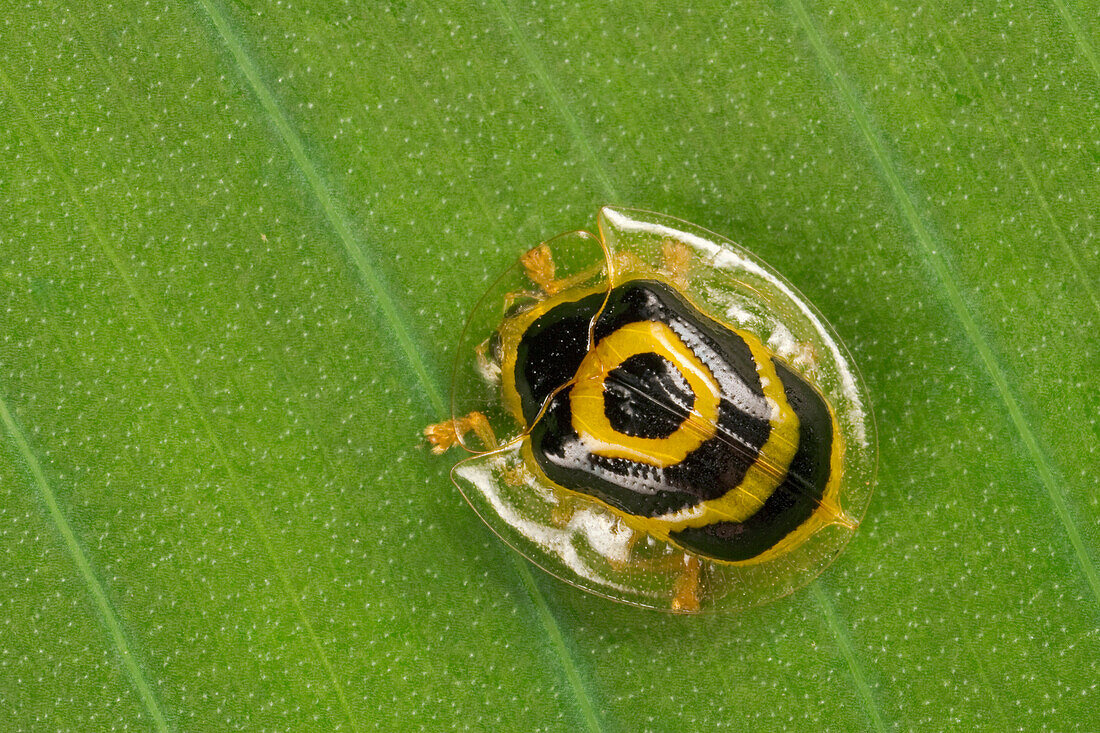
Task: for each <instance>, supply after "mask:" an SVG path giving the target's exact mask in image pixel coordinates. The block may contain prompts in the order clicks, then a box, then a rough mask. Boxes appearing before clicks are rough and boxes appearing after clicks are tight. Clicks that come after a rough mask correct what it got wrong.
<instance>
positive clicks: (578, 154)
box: [0, 0, 1100, 731]
mask: <svg viewBox="0 0 1100 733" xmlns="http://www.w3.org/2000/svg"><path fill="white" fill-rule="evenodd" d="M656 7H657V6H655V5H654V6H646V7H641V6H639V5H638V4H636V3H614V4H607V3H588V2H584V3H512V2H505V1H504V0H486V2H481V3H472V4H461V5H459V4H454V5H451V6H445V5H440V4H427V3H424V4H419V3H412V2H406V3H391V4H377V5H376V4H362V5H351V4H336V3H329V2H319V1H318V0H301V2H294V3H264V2H255V3H252V2H249V3H226V2H222V0H195V1H194V2H187V3H172V4H168V3H151V4H140V3H138V4H128V3H123V4H117V3H116V4H100V3H85V2H76V3H53V2H49V1H47V2H41V3H39V2H35V3H27V4H25V5H21V6H18V7H15V8H13V9H11V10H10V11H9V12H7V13H5V14H4V17H3V20H2V21H0V24H2V25H0V28H2V32H0V121H2V122H3V124H2V125H0V279H2V282H3V290H2V295H3V299H4V300H3V307H2V308H0V425H2V433H3V441H2V448H0V477H2V481H0V492H2V499H0V710H2V713H3V716H4V720H5V723H6V724H8V727H10V728H13V729H17V730H22V729H27V730H29V729H36V730H39V729H48V730H52V729H71V730H106V729H132V730H146V729H151V728H152V729H158V728H159V729H184V730H186V729H213V730H227V729H228V730H232V729H250V730H256V729H259V730H302V729H318V730H334V729H339V730H372V729H375V728H381V729H399V730H400V729H422V728H427V729H445V728H467V729H481V730H483V729H497V730H531V729H540V730H542V729H545V730H575V729H578V728H581V729H583V728H589V729H592V730H639V729H640V730H675V729H690V728H695V729H720V728H729V729H734V730H737V729H754V730H805V729H828V730H845V731H847V730H859V729H870V730H892V729H900V730H910V729H920V730H927V729H955V728H966V729H973V730H1006V729H1017V728H1018V729H1025V730H1042V729H1049V730H1059V731H1064V730H1088V729H1090V728H1092V727H1094V725H1095V721H1096V711H1097V710H1098V709H1100V689H1098V688H1097V686H1096V679H1097V676H1098V673H1100V669H1098V666H1100V662H1098V660H1100V631H1098V628H1100V569H1098V567H1100V500H1098V498H1097V497H1098V496H1100V483H1098V481H1100V479H1098V477H1100V427H1098V423H1097V415H1098V414H1100V388H1098V382H1097V373H1098V366H1100V354H1098V351H1100V337H1098V336H1097V333H1098V328H1100V276H1098V274H1097V273H1100V245H1098V243H1097V242H1098V238H1097V230H1098V222H1097V216H1096V212H1097V211H1098V210H1100V184H1098V181H1100V175H1098V173H1100V148H1098V147H1097V140H1098V139H1100V60H1098V59H1100V41H1098V40H1097V39H1100V16H1098V15H1097V12H1096V9H1095V7H1094V6H1093V5H1092V4H1089V3H1085V2H1073V1H1071V0H1055V1H1054V2H1052V3H1050V4H1037V5H1033V4H1019V3H1017V4H1004V3H996V2H984V1H982V2H978V3H976V4H968V5H962V6H957V7H951V8H946V9H945V6H937V7H931V6H929V5H915V4H909V5H906V4H901V5H898V4H889V3H877V2H872V3H863V2H854V1H853V2H840V1H837V2H808V1H807V0H782V1H781V2H734V3H732V4H731V3H728V2H722V3H718V2H703V3H693V4H692V7H691V8H690V9H688V8H686V7H685V8H681V9H678V10H673V9H661V10H657V9H654V8H656ZM606 203H616V204H620V205H624V206H632V207H637V208H642V209H647V210H652V211H661V212H666V213H669V214H672V215H674V216H677V217H680V218H682V219H685V220H688V221H692V222H695V223H697V224H699V225H701V226H703V227H706V228H707V229H710V230H713V231H716V232H718V233H720V234H722V235H723V236H725V237H728V238H729V239H732V240H734V241H736V242H739V243H740V244H742V245H743V246H745V247H746V248H747V249H749V250H751V251H752V252H754V253H756V254H758V255H759V256H760V257H761V258H762V259H763V260H764V261H766V262H769V263H770V264H772V265H773V266H774V267H775V268H776V269H777V270H779V271H780V272H782V274H783V275H784V276H785V277H786V278H787V279H789V280H790V281H791V282H792V283H793V284H794V285H795V286H796V287H797V288H798V289H799V290H800V291H801V292H802V293H803V294H804V295H805V296H806V297H807V298H808V300H809V301H810V302H812V303H813V304H814V305H815V306H817V308H818V309H819V310H820V311H821V312H822V313H823V314H824V315H825V317H826V318H827V319H828V320H829V321H830V322H831V324H832V325H833V326H834V328H835V329H836V331H837V332H838V334H839V335H840V337H841V338H842V340H843V342H844V343H845V344H846V345H847V346H848V348H849V350H850V351H851V352H852V356H853V358H854V360H855V362H856V364H857V365H858V366H859V368H860V370H861V371H862V373H863V376H864V379H865V381H866V383H867V386H868V389H869V391H870V394H871V397H872V402H873V405H874V408H875V419H876V422H877V425H878V432H879V440H880V462H879V480H878V487H877V489H876V493H875V496H874V499H873V500H872V502H871V504H870V507H869V509H868V512H867V514H866V517H865V520H864V522H863V525H862V526H861V528H860V530H859V532H858V534H857V535H856V536H855V538H854V539H853V540H852V542H851V543H850V545H849V546H848V548H847V550H846V551H845V552H844V554H843V555H842V556H841V557H840V558H839V559H838V560H837V561H836V562H835V563H834V564H833V565H832V566H831V567H830V568H829V569H828V570H827V571H826V572H825V573H824V574H823V575H822V576H821V577H820V578H819V579H818V580H817V581H815V582H814V583H813V584H811V585H810V586H809V587H808V588H805V589H803V590H801V591H799V592H797V593H795V594H793V595H791V596H789V597H787V598H785V599H782V600H779V601H776V602H774V603H772V604H769V605H766V606H762V607H760V608H756V609H752V610H749V611H746V612H744V613H741V614H736V615H714V616H707V617H687V618H681V617H671V616H668V615H662V614H657V613H654V612H650V611H644V610H640V609H632V608H630V607H626V606H621V605H613V604H610V603H608V602H607V601H604V600H602V599H599V598H595V597H589V596H586V595H584V594H581V593H579V592H578V591H576V590H575V589H573V588H571V587H569V586H566V585H565V584H562V583H560V582H558V581H556V580H554V579H553V578H550V577H548V576H545V575H544V574H542V573H541V572H540V571H538V570H537V569H534V568H533V567H531V566H530V565H528V564H527V563H526V561H524V560H523V559H522V558H520V557H519V556H518V555H516V554H515V553H513V552H511V551H510V550H508V548H506V547H505V546H504V545H503V544H502V543H500V542H499V541H498V540H497V539H496V538H495V537H494V536H492V535H491V533H490V532H489V530H488V529H487V528H485V527H484V526H483V525H482V523H481V522H480V520H478V518H477V517H476V515H475V514H474V513H473V512H472V511H471V510H470V508H469V507H468V506H467V505H466V504H465V502H464V501H463V500H462V498H461V496H460V495H459V494H458V492H457V491H456V490H455V489H454V487H453V486H452V485H451V483H450V482H449V481H448V477H447V472H448V469H449V467H450V464H451V462H452V461H451V460H449V459H441V458H436V457H433V456H431V455H429V454H428V452H427V450H426V448H425V446H424V445H423V443H422V440H421V437H420V430H421V429H422V427H423V426H424V425H425V424H427V423H429V422H433V421H436V420H439V419H441V418H442V417H445V416H446V415H447V413H448V412H449V405H448V396H447V387H446V385H447V382H448V376H449V373H450V369H451V364H452V363H453V357H454V354H455V347H456V344H457V343H458V339H459V331H460V329H461V326H462V323H463V322H464V320H465V316H466V314H467V313H469V312H470V311H471V309H473V308H474V307H475V305H476V303H477V299H478V297H479V295H480V294H481V293H482V292H483V291H484V290H485V289H486V288H488V287H489V285H490V283H491V282H492V280H493V278H495V277H496V276H497V275H498V274H499V273H500V272H502V271H503V270H504V269H505V268H507V267H508V266H509V265H511V264H512V263H513V262H514V261H515V258H516V256H517V255H518V254H519V253H520V252H522V251H523V250H525V249H526V248H528V247H529V246H531V245H532V244H534V243H536V242H538V241H540V240H542V239H545V238H546V237H549V236H552V235H554V234H557V233H559V232H563V231H570V230H575V229H586V228H590V227H591V225H592V217H593V213H594V212H595V211H596V210H597V208H598V207H599V206H600V205H602V204H606Z"/></svg>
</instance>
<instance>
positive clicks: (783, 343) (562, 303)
mask: <svg viewBox="0 0 1100 733" xmlns="http://www.w3.org/2000/svg"><path fill="white" fill-rule="evenodd" d="M597 223H598V234H590V233H588V232H570V233H568V234H563V235H560V236H558V237H555V238H554V239H551V240H549V241H547V242H544V243H542V244H540V245H539V246H537V247H535V248H534V249H532V250H530V251H529V252H527V253H526V254H525V255H524V256H523V257H522V258H521V259H520V261H519V262H518V263H517V264H516V265H515V266H513V267H512V268H511V269H510V270H508V271H507V272H505V273H504V274H503V275H502V276H501V277H500V278H499V279H498V280H497V281H496V283H494V284H493V286H492V287H491V288H490V289H489V291H488V292H487V293H486V294H485V296H484V297H483V298H482V299H481V301H480V302H479V304H478V306H477V307H476V308H475V310H474V312H473V314H472V315H471V317H470V320H469V322H468V323H467V325H466V328H465V330H464V332H463V335H462V338H461V341H460V344H459V348H458V355H457V360H456V366H455V373H454V383H453V390H452V417H451V419H450V420H446V421H444V422H442V423H439V424H436V425H432V426H429V427H428V428H427V429H426V430H425V433H426V434H427V436H428V438H429V440H430V441H431V442H432V444H433V446H434V448H435V450H436V451H437V452H443V451H444V450H446V449H447V448H448V447H450V446H451V445H454V444H456V443H457V444H459V445H461V446H462V447H463V448H465V449H466V450H467V451H469V452H470V453H471V454H472V455H471V456H469V457H468V458H466V459H464V460H462V461H460V462H459V463H458V464H457V465H456V466H455V468H454V470H453V473H452V476H453V478H454V480H455V483H456V484H457V485H458V487H459V489H460V490H461V491H462V493H463V495H464V496H465V497H466V499H467V500H468V501H469V502H470V504H471V506H473V508H474V509H475V511H477V513H478V514H479V515H480V516H481V518H482V519H484V520H485V522H486V523H487V524H488V525H489V526H490V527H491V528H492V529H493V531H494V532H496V533H497V534H498V535H499V536H500V537H501V538H502V539H503V540H504V541H505V542H507V543H508V544H509V545H511V546H512V547H513V548H515V549H516V550H518V551H519V552H521V553H522V554H523V555H524V556H526V557H527V558H528V559H529V560H531V561H532V562H534V563H535V564H537V565H539V566H540V567H542V568H543V569H545V570H546V571H548V572H550V573H552V574H553V575H556V576H558V577H559V578H562V579H563V580H565V581H567V582H569V583H571V584H573V585H575V586H577V587H580V588H583V589H584V590H587V591H590V592H592V593H596V594H598V595H602V596H606V597H608V598H613V599H615V600H619V601H623V602H626V603H631V604H634V605H638V606H645V607H651V608H657V609H663V610H673V611H678V612H684V613H691V612H697V611H700V610H706V609H735V608H745V607H748V606H752V605H756V604H759V603H764V602H767V601H770V600H773V599H775V598H779V597H781V596H784V595H786V594H788V593H790V592H792V591H793V590H795V589H797V588H799V587H801V586H803V585H805V584H806V583H808V582H809V581H810V580H812V579H813V578H814V577H815V576H817V575H818V574H819V573H820V572H821V571H822V570H824V569H825V567H826V566H828V565H829V563H831V562H832V561H833V559H834V558H835V557H836V556H837V555H838V554H839V553H840V551H841V550H842V549H843V548H844V546H845V545H846V544H847V543H848V541H849V539H851V537H852V535H853V533H854V532H855V530H856V528H857V527H858V525H859V521H860V519H861V518H862V516H863V513H864V511H865V509H866V507H867V503H868V501H869V500H870V497H871V493H872V489H873V484H874V474H875V468H876V437H875V430H874V423H873V420H872V418H871V412H870V405H869V402H868V399H867V394H866V390H865V388H864V386H863V383H862V381H861V380H860V377H859V374H858V372H857V371H856V369H855V367H854V366H853V365H852V363H851V360H850V357H849V356H848V354H847V352H846V350H845V349H844V347H843V346H842V345H841V344H840V341H839V339H838V338H837V337H836V334H835V333H834V332H833V330H832V328H831V327H830V326H829V325H828V324H827V323H826V322H825V319H824V318H822V316H821V315H820V314H819V313H818V312H817V311H816V310H815V309H814V308H813V307H812V306H811V305H809V303H807V302H806V301H805V299H804V298H803V297H802V296H801V295H800V294H799V293H798V292H797V291H796V290H795V289H794V287H792V286H791V285H790V284H789V283H787V281H786V280H784V279H783V278H782V277H781V276H780V275H778V274H777V273H776V272H775V271H774V270H772V269H771V268H770V267H769V266H767V265H766V264H764V263H762V262H761V261H760V260H758V259H757V258H755V257H754V256H753V255H752V254H750V253H749V252H747V251H746V250H744V249H743V248H741V247H739V246H738V245H736V244H734V243H733V242H730V241H728V240H725V239H723V238H721V237H719V236H718V235H715V234H713V233H711V232H708V231H706V230H704V229H701V228H699V227H696V226H694V225H692V224H688V223H687V222H683V221H680V220H677V219H673V218H671V217H668V216H663V215H660V214H654V213H651V212H644V211H636V210H630V209H620V208H614V207H605V208H603V209H601V210H600V212H599V215H598V218H597Z"/></svg>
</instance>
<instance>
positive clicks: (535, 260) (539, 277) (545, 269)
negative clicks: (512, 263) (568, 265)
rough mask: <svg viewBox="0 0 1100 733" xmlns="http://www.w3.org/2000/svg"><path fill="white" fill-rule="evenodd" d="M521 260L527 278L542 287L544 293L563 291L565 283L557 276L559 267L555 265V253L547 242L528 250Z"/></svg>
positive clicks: (550, 293)
mask: <svg viewBox="0 0 1100 733" xmlns="http://www.w3.org/2000/svg"><path fill="white" fill-rule="evenodd" d="M520 262H521V263H522V264H523V270H524V272H526V273H527V278H528V279H529V280H530V281H531V282H533V283H534V284H535V285H538V286H539V287H540V288H542V291H543V292H544V293H546V294H547V295H553V294H554V293H557V292H560V291H561V289H562V287H563V283H562V281H561V280H558V279H557V278H556V277H555V273H556V272H557V268H556V267H555V265H554V254H553V253H552V252H551V251H550V247H549V245H547V244H546V243H545V242H544V243H543V244H540V245H539V246H537V247H534V248H532V249H530V250H528V251H527V253H526V254H524V255H523V257H521V258H520Z"/></svg>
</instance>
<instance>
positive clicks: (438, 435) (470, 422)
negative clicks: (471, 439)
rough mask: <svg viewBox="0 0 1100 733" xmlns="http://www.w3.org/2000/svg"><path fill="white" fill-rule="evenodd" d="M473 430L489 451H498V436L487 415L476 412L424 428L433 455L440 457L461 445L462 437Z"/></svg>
mask: <svg viewBox="0 0 1100 733" xmlns="http://www.w3.org/2000/svg"><path fill="white" fill-rule="evenodd" d="M471 430H472V431H473V432H474V434H475V435H477V437H478V438H480V439H481V442H482V443H484V444H485V447H486V448H487V449H489V450H496V448H497V436H496V434H495V433H493V426H492V425H490V424H489V420H488V418H486V417H485V415H483V414H482V413H480V412H477V411H476V410H475V411H474V412H471V413H470V414H469V415H466V416H465V417H454V418H451V419H450V420H444V421H443V422H437V423H433V424H431V425H429V426H428V427H426V428H424V437H425V438H427V439H428V442H429V443H431V444H432V453H435V454H437V455H438V454H440V453H444V452H446V450H447V449H448V448H450V447H451V446H453V445H454V444H455V443H460V442H461V441H462V436H463V435H465V434H466V433H468V432H470V431H471Z"/></svg>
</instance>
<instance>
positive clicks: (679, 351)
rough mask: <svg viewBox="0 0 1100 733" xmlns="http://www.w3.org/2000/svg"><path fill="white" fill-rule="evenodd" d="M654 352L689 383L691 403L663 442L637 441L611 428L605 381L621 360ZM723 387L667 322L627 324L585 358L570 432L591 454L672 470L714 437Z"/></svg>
mask: <svg viewBox="0 0 1100 733" xmlns="http://www.w3.org/2000/svg"><path fill="white" fill-rule="evenodd" d="M646 353H655V354H659V355H660V356H663V357H664V358H665V359H668V360H669V361H670V362H672V364H673V365H674V366H675V367H676V369H677V370H678V371H679V372H680V374H681V375H682V376H683V377H684V379H686V380H687V382H688V384H689V385H690V386H691V391H692V392H693V393H694V394H695V404H694V405H693V406H692V409H691V411H690V412H689V413H688V416H687V419H685V420H684V422H683V423H682V424H681V425H680V427H679V428H677V429H676V431H675V432H673V433H672V435H669V436H668V437H667V438H640V437H635V436H632V435H627V434H625V433H621V432H619V431H618V430H615V428H613V427H611V422H610V421H609V420H608V419H607V414H606V413H605V411H604V381H605V380H606V378H607V375H608V374H609V373H610V372H611V371H612V370H614V369H615V368H616V367H618V366H619V365H620V364H622V363H623V362H624V361H626V360H627V359H629V358H630V357H632V356H635V355H637V354H646ZM720 400H721V388H720V387H719V386H718V382H717V381H716V380H715V379H714V375H713V374H711V372H710V370H709V369H708V368H707V367H706V366H705V365H704V364H703V363H702V362H701V361H699V357H697V356H696V355H695V354H694V353H693V352H692V351H691V349H689V348H688V346H687V344H685V343H684V342H683V340H682V339H681V338H680V337H679V336H677V335H676V333H675V332H674V331H673V330H672V329H671V328H669V327H668V325H667V324H665V323H659V322H657V321H638V322H635V323H629V324H627V325H625V326H623V327H622V328H620V329H618V330H617V331H615V332H614V333H612V334H609V335H608V336H606V337H604V338H603V339H602V340H601V341H600V342H599V343H598V344H596V348H594V349H592V350H591V351H589V352H588V354H586V355H585V357H584V360H583V361H581V365H580V367H579V368H578V369H577V382H576V384H574V385H573V388H572V390H570V392H569V401H570V404H571V406H572V408H573V410H572V411H573V429H574V430H575V431H576V432H577V435H579V436H580V439H581V442H582V443H583V444H584V446H585V448H586V449H587V450H588V452H589V453H593V454H595V455H599V456H604V457H606V458H625V459H626V460H629V461H634V462H636V463H645V464H647V465H651V466H657V467H658V468H665V467H667V466H673V465H675V464H677V463H679V462H680V461H682V460H684V459H685V458H687V456H688V455H689V454H690V453H691V452H692V451H694V450H695V449H697V448H698V447H699V446H701V445H702V444H703V443H704V442H706V441H707V440H709V439H710V438H711V437H713V436H714V433H715V431H716V430H717V426H718V403H719V401H720Z"/></svg>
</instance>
